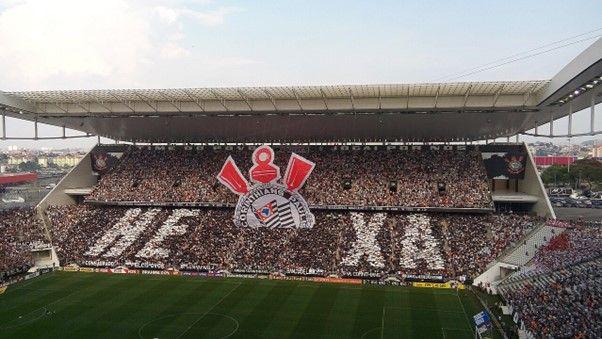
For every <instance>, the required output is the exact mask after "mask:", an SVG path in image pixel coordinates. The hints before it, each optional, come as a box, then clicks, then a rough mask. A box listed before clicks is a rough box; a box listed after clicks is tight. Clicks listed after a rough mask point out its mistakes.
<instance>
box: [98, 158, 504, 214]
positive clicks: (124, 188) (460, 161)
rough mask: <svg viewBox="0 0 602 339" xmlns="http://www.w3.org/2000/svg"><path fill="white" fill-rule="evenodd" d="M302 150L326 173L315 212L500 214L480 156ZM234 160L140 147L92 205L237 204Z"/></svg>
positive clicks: (315, 183) (311, 189)
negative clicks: (231, 183) (228, 183)
mask: <svg viewBox="0 0 602 339" xmlns="http://www.w3.org/2000/svg"><path fill="white" fill-rule="evenodd" d="M295 151H297V152H298V153H300V154H301V155H303V156H304V157H306V158H309V159H312V161H315V162H316V167H317V168H319V169H320V170H319V171H316V172H315V173H314V174H313V176H312V178H311V180H309V181H308V182H307V185H306V186H305V187H304V188H303V189H302V190H301V194H302V195H303V196H304V197H305V198H306V199H307V201H308V203H309V204H310V205H319V206H324V205H345V206H411V207H458V208H492V200H491V193H490V191H489V186H488V183H487V175H486V172H485V168H484V167H483V162H482V160H481V158H480V154H479V153H478V152H477V151H476V150H475V149H471V150H468V151H442V150H441V151H434V150H421V151H407V152H388V151H387V150H384V149H381V150H369V151H355V152H352V151H347V152H343V151H332V150H329V149H320V148H317V147H314V148H306V149H303V148H300V149H298V150H295ZM289 154H290V152H289V150H288V149H286V150H284V151H282V152H276V160H275V163H276V164H279V165H280V166H284V165H285V164H286V163H287V161H288V160H287V157H288V156H289ZM229 155H230V152H229V151H214V150H211V149H206V150H201V151H197V150H186V149H184V148H175V149H171V150H170V149H166V150H157V149H150V148H145V147H132V148H130V149H129V151H128V152H127V153H126V154H125V155H124V156H123V158H122V159H121V162H120V163H119V164H117V165H116V168H115V169H114V170H113V171H112V172H110V173H108V174H106V175H104V176H103V177H102V178H101V180H100V182H99V184H98V185H97V186H96V187H95V188H94V190H93V192H92V193H91V194H90V196H89V197H88V199H89V200H95V201H103V202H114V201H135V202H151V203H152V202H220V203H235V202H236V197H235V196H233V195H232V194H230V192H229V191H228V190H227V189H226V188H225V187H222V186H221V185H219V184H218V183H217V180H216V178H215V176H216V173H218V172H219V170H220V167H221V165H222V164H223V163H224V160H226V158H227V157H228V156H229ZM232 156H233V158H234V160H235V162H236V163H237V164H238V165H239V166H240V167H241V168H250V167H251V165H252V164H251V151H249V150H239V151H236V152H235V153H234V154H232ZM349 164H353V166H349ZM201 169H202V170H201Z"/></svg>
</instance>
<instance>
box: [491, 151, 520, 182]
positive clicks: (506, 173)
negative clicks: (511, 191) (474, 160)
mask: <svg viewBox="0 0 602 339" xmlns="http://www.w3.org/2000/svg"><path fill="white" fill-rule="evenodd" d="M481 155H482V157H483V163H484V164H485V169H486V170H487V177H489V178H490V179H523V178H524V177H525V167H526V166H527V154H526V153H524V152H514V151H512V152H482V153H481Z"/></svg>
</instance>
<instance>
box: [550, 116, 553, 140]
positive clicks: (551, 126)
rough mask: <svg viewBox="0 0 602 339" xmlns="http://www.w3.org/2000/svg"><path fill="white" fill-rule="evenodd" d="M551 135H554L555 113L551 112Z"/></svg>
mask: <svg viewBox="0 0 602 339" xmlns="http://www.w3.org/2000/svg"><path fill="white" fill-rule="evenodd" d="M550 137H554V113H553V112H550Z"/></svg>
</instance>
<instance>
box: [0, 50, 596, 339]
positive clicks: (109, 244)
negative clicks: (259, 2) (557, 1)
mask: <svg viewBox="0 0 602 339" xmlns="http://www.w3.org/2000/svg"><path fill="white" fill-rule="evenodd" d="M601 55H602V40H598V41H597V42H596V43H594V44H593V45H592V46H590V47H589V48H588V49H587V50H586V51H584V52H583V53H582V54H580V55H579V56H578V57H577V58H575V59H574V60H573V61H571V63H569V64H568V65H567V66H566V67H565V68H564V69H563V70H562V71H561V72H559V73H558V74H557V75H556V76H554V77H553V78H552V79H550V80H537V81H507V82H458V83H433V84H391V85H352V86H344V85H337V86H282V87H241V88H189V89H162V90H161V89H157V90H152V89H148V90H147V89H144V90H142V89H131V90H89V91H86V90H82V91H40V92H36V91H23V92H10V93H9V92H0V111H1V113H2V116H3V118H4V117H13V118H17V119H22V120H29V121H33V122H34V124H35V132H34V133H35V137H34V139H35V140H39V137H40V136H39V135H38V129H37V126H38V125H37V124H38V123H47V124H50V125H54V126H59V127H61V128H62V129H63V138H67V135H66V132H65V130H66V129H67V128H73V129H76V130H78V131H81V132H83V133H86V136H87V135H96V136H98V144H97V145H96V146H94V147H93V149H92V150H90V152H89V153H87V154H86V156H85V157H84V158H83V159H82V160H81V161H80V162H79V163H78V164H77V165H76V166H75V167H74V168H73V169H72V170H71V172H69V173H68V174H67V175H66V176H65V177H64V178H63V179H62V180H61V181H60V182H59V183H57V185H56V187H54V188H53V189H52V191H51V192H50V193H49V194H48V195H47V196H46V197H45V198H44V199H43V200H42V201H41V202H40V203H39V204H38V205H37V207H36V208H35V209H22V210H10V211H2V212H0V294H2V293H4V297H6V298H7V299H5V300H8V301H7V304H8V303H10V302H12V303H14V305H21V308H20V307H19V306H14V307H12V306H11V307H9V308H8V310H3V309H0V337H1V336H2V334H3V333H5V334H6V333H8V335H9V336H10V335H12V336H13V337H19V335H20V336H27V334H29V335H30V336H35V335H37V336H44V335H46V334H47V333H46V332H44V331H45V330H48V331H49V332H48V333H53V334H55V335H57V336H60V335H64V334H65V333H66V332H65V331H66V329H67V327H68V328H69V330H71V327H76V330H77V331H79V332H73V333H71V332H70V333H69V334H71V335H72V336H75V337H77V335H78V334H79V336H80V337H86V336H87V335H89V332H90V331H96V330H98V332H94V333H95V334H96V335H97V336H99V337H102V336H103V335H104V337H114V336H116V335H118V336H119V335H120V336H124V337H125V336H128V337H136V334H138V337H140V338H147V337H148V338H158V337H170V336H171V337H178V338H180V337H185V335H188V337H198V336H200V335H201V334H204V333H205V331H212V330H213V331H219V330H221V331H223V332H224V333H221V332H220V333H219V335H217V334H216V333H217V332H215V333H214V332H211V333H213V337H220V338H226V337H229V336H231V335H233V334H235V333H237V335H238V336H239V337H275V338H281V337H292V336H293V334H297V335H298V336H299V337H361V338H365V337H370V335H372V336H373V337H380V338H384V337H394V336H395V337H399V336H400V335H401V333H403V334H404V335H406V334H407V335H408V336H410V335H413V336H420V337H443V338H447V337H448V336H449V337H463V338H470V337H474V336H475V335H477V334H482V333H488V334H487V335H485V337H501V336H497V335H493V332H494V331H492V329H493V327H495V328H497V329H499V332H505V334H508V333H510V332H512V334H514V335H516V334H517V333H520V334H521V335H523V336H525V337H530V338H533V337H537V338H557V337H558V338H599V337H600V333H602V313H601V312H600V310H601V309H602V304H601V303H602V290H601V289H602V275H601V273H600V272H602V267H601V266H602V259H601V256H602V229H601V224H600V223H599V222H597V223H596V222H583V221H574V222H564V221H560V220H558V219H557V218H556V215H555V211H554V210H553V209H552V206H551V204H550V200H549V199H548V197H547V195H546V191H545V189H544V187H543V183H542V181H541V178H540V177H539V174H538V172H537V168H536V167H535V162H534V161H533V158H532V156H531V153H530V151H529V150H528V149H527V147H526V145H525V144H524V143H521V142H518V136H519V134H529V133H528V131H529V130H531V129H534V130H535V133H534V134H533V133H531V134H530V135H534V136H541V134H538V127H540V126H542V125H544V124H546V123H549V128H550V135H549V136H550V137H553V136H560V135H554V121H555V120H557V119H560V118H562V117H566V116H568V117H569V121H572V120H571V119H572V115H573V113H574V112H578V111H582V110H585V109H586V108H590V107H591V121H592V126H591V131H590V134H591V135H594V134H595V133H598V132H596V131H594V125H593V122H594V120H595V119H594V118H595V105H596V104H599V103H600V100H602V96H600V95H599V94H598V95H596V93H599V89H600V84H602V82H601V81H600V80H602V77H601V75H602V59H601V58H600V56H601ZM570 126H571V124H570V123H569V131H568V134H567V135H566V137H568V138H570V137H573V136H575V135H574V134H572V132H573V131H572V130H571V129H570V128H571V127H570ZM3 127H4V130H5V129H6V128H5V125H3ZM601 133H602V132H601ZM585 134H587V133H585ZM585 134H582V135H585ZM101 136H102V137H105V138H110V139H113V140H116V141H123V142H116V143H115V144H102V143H101V139H100V138H101ZM512 136H516V141H515V142H511V141H510V137H512ZM3 138H4V139H7V138H8V137H7V134H6V131H3ZM500 138H505V141H502V142H499V139H500ZM496 140H497V141H496ZM55 270H61V271H79V272H86V274H88V273H90V272H95V273H98V274H90V275H86V274H84V273H81V275H78V274H76V273H73V274H72V275H71V276H68V275H69V274H68V273H53V274H52V275H50V274H49V275H47V277H50V278H40V279H37V280H36V281H37V282H36V281H34V282H27V283H22V284H20V282H21V281H22V280H24V279H29V278H35V277H37V276H38V275H40V274H41V273H47V271H55ZM101 273H103V274H104V273H132V274H136V275H139V276H134V275H132V276H127V277H125V278H124V279H122V280H119V279H115V280H113V281H109V279H110V278H107V277H108V275H104V276H101ZM143 274H144V275H146V274H152V275H155V276H156V275H167V276H169V277H167V278H166V279H164V280H161V279H160V278H157V279H149V280H146V278H148V277H145V276H143ZM172 275H178V276H180V275H182V276H187V277H175V278H183V279H181V280H179V281H178V280H176V279H173V280H170V279H169V278H171V276H172ZM90 277H91V278H90ZM201 277H206V278H215V277H220V279H221V278H225V279H223V280H219V279H218V280H213V281H212V282H209V281H210V280H211V279H206V280H205V281H204V282H205V283H199V284H196V285H193V284H189V283H190V282H191V281H192V283H197V281H194V280H193V279H196V278H201ZM187 278H191V279H190V280H186V279H187ZM43 279H48V280H47V281H50V284H51V286H50V287H51V288H41V289H39V290H38V289H36V286H43V284H44V283H45V282H46V280H43ZM96 279H97V280H96ZM105 279H106V280H105ZM228 279H232V280H231V281H229V282H228V281H227V280H228ZM101 280H102V281H103V282H102V283H100V284H101V285H103V286H102V287H101V288H99V289H96V281H101ZM243 280H244V282H243ZM281 280H290V281H286V282H283V281H281ZM90 282H92V283H90ZM309 282H320V283H324V282H329V283H338V284H355V285H362V286H361V287H359V288H357V287H358V286H355V287H356V288H352V286H347V285H343V287H341V288H338V287H337V288H336V289H334V288H330V287H324V286H326V285H327V284H321V285H319V287H318V288H315V289H314V288H313V287H314V286H315V285H314V286H312V287H308V285H311V284H309ZM286 283H291V284H289V285H286ZM293 283H294V285H293ZM10 284H14V285H16V287H14V288H12V291H13V292H11V289H8V292H6V291H7V286H9V285H10ZM277 284H281V285H278V286H279V288H276V287H275V286H276V285H277ZM332 285H334V284H331V286H332ZM381 285H395V286H384V287H383V286H381ZM399 285H403V286H408V287H410V286H412V288H408V289H402V288H398V287H397V286H399ZM24 286H25V287H24ZM28 286H33V288H32V290H33V291H34V292H33V293H30V294H27V293H25V292H27V291H28V289H29V288H30V287H28ZM170 286H171V287H170ZM173 286H177V287H173ZM191 286H192V287H191ZM232 286H233V287H232ZM52 287H53V288H52ZM121 287H123V288H124V289H123V290H121ZM239 287H240V289H239ZM280 287H281V288H280ZM413 287H423V288H425V289H426V288H428V291H427V292H424V289H423V290H422V291H421V292H416V290H418V288H416V289H415V288H413ZM70 288H73V289H74V290H77V289H78V288H81V289H80V290H79V291H84V292H81V293H80V294H79V296H78V295H76V297H78V298H79V299H77V298H75V297H73V300H67V299H65V298H71V296H72V295H73V294H74V293H77V292H71V291H67V292H65V290H66V289H70ZM178 288H180V289H181V290H182V291H185V292H183V293H182V294H179V292H180V291H179V290H177V289H178ZM389 288H390V289H389ZM172 289H176V291H175V292H174V291H173V290H172ZM379 289H380V290H379ZM256 290H259V291H260V292H258V294H253V293H254V291H256ZM23 291H25V292H23ZM57 291H58V292H57ZM214 291H216V293H213V292H214ZM302 291H309V292H307V294H304V296H302V297H301V296H299V295H301V294H303V293H305V292H302ZM399 291H404V292H399ZM59 292H60V293H63V295H60V296H59ZM383 292H384V293H383ZM36 293H40V294H43V295H44V296H45V297H48V299H45V298H44V297H42V298H38V295H37V294H36ZM45 293H47V294H45ZM55 293H56V294H55ZM170 293H174V294H170ZM297 293H298V294H297ZM337 294H340V297H339V296H337ZM488 294H491V295H497V294H499V295H501V298H498V297H494V300H495V303H493V304H491V303H490V302H489V301H488V300H489V299H488V297H490V295H488ZM82 295H83V297H82ZM114 295H119V297H116V298H121V299H120V300H118V301H115V300H114V299H111V296H114ZM22 296H23V297H22ZM207 296H208V297H207ZM161 297H163V298H164V299H161ZM205 297H206V298H205ZM247 297H248V299H249V300H247V299H245V298H247ZM104 298H106V299H104ZM155 298H156V299H155ZM167 299H169V300H167ZM196 299H198V300H196ZM214 299H215V300H214ZM65 300H67V301H65ZM191 300H193V301H194V302H197V301H198V304H193V303H191V304H188V305H184V307H179V304H187V303H189V302H191ZM0 302H2V300H0ZM34 302H37V303H38V306H39V307H38V308H35V307H33V306H31V305H30V306H27V305H26V306H25V307H23V305H24V304H32V303H34ZM247 302H248V303H247ZM96 303H99V304H101V305H100V307H96V306H98V305H95V304H96ZM90 304H94V306H95V307H91V306H90ZM138 304H139V305H140V308H135V306H136V305H138ZM163 304H164V305H163ZM335 304H336V305H335ZM59 306H60V309H59V313H58V314H57V313H53V312H55V310H51V309H53V308H59ZM72 306H73V307H72ZM335 306H336V307H338V309H339V310H340V311H338V312H337V311H333V310H334V309H335ZM444 308H445V309H444ZM21 309H29V310H30V312H29V313H25V314H21ZM82 310H83V311H82ZM232 310H238V311H237V312H239V313H240V314H238V316H240V318H241V321H240V322H239V321H238V320H237V319H235V316H234V315H232V314H230V313H233V311H232ZM467 310H468V311H467ZM80 311H81V312H80ZM113 311H114V312H113ZM479 311H480V312H479ZM3 312H4V313H3ZM94 312H96V313H94ZM320 312H322V313H320ZM468 312H474V313H471V314H469V313H468ZM477 312H479V313H477ZM80 313H81V314H80ZM251 313H253V314H251ZM264 313H267V315H266V316H265V317H264ZM475 313H476V314H475ZM55 314H56V315H57V316H56V317H55ZM489 314H490V315H491V319H490V320H492V322H489V321H487V323H486V324H485V325H484V326H482V325H483V323H485V321H484V318H486V317H487V318H488V317H489ZM95 315H96V316H98V317H99V318H100V320H99V321H97V319H96V318H95ZM473 315H474V316H475V317H474V318H473V317H472V316H473ZM65 316H68V317H70V318H69V321H62V320H61V319H60V317H65ZM136 316H137V318H136ZM292 316H295V317H297V318H296V319H295V320H291V319H289V318H290V317H292ZM278 317H280V319H278V320H274V319H275V318H278ZM116 318H123V319H116ZM327 318H328V319H331V320H333V323H335V325H334V326H333V327H332V328H328V326H326V319H327ZM471 318H473V319H474V320H473V319H471ZM507 318H510V320H508V319H507ZM40 319H44V320H43V321H40V322H39V323H36V324H40V323H42V325H44V326H46V327H40V328H37V327H36V326H30V327H29V326H24V325H30V324H34V322H36V321H38V320H40ZM64 319H66V318H63V320H64ZM74 319H77V320H74ZM109 319H111V322H110V321H109ZM3 320H4V323H3V322H2V321H3ZM477 320H479V321H480V323H479V321H477ZM488 320H489V318H488ZM120 321H121V322H120ZM179 321H181V322H179ZM507 321H509V322H511V323H512V324H511V325H508V323H507ZM76 322H84V324H83V325H82V326H79V327H78V326H74V324H75V323H76ZM385 324H389V325H388V326H386V325H385ZM197 325H198V326H197ZM66 326H67V327H66ZM98 326H104V327H105V328H103V329H99V328H98ZM195 326H196V328H195ZM270 327H271V330H269V331H268V334H269V335H266V333H264V329H265V328H270ZM103 330H107V331H108V332H102V331H103ZM239 330H240V332H237V331H239ZM36 331H37V332H36ZM117 331H119V332H117ZM145 331H146V332H145ZM162 331H163V332H162ZM165 331H167V332H165ZM169 331H172V332H169ZM245 331H246V332H245ZM270 331H271V332H270ZM487 331H489V332H487ZM340 333H345V334H343V335H341V334H340ZM59 334H60V335H59Z"/></svg>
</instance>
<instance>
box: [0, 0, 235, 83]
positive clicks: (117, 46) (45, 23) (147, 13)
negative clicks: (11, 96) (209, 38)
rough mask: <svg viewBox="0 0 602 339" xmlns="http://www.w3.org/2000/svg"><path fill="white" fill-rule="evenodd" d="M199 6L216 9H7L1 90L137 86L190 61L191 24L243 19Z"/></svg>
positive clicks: (78, 0) (0, 37)
mask: <svg viewBox="0 0 602 339" xmlns="http://www.w3.org/2000/svg"><path fill="white" fill-rule="evenodd" d="M199 6H209V7H211V8H208V9H206V10H205V9H203V10H193V9H190V8H188V7H186V6H185V5H184V4H182V3H181V2H178V1H167V0H163V1H160V0H155V1H152V0H151V1H137V0H103V1H89V0H53V1H48V0H21V1H19V0H11V1H5V2H3V7H0V47H1V52H0V69H2V72H0V83H2V84H3V85H2V88H0V90H9V89H20V88H32V89H46V88H70V87H75V86H80V87H87V88H91V87H102V86H107V85H108V86H120V85H123V86H128V85H130V86H132V85H136V82H137V81H136V79H138V78H140V76H139V75H140V74H141V73H143V72H148V71H149V70H151V69H152V67H153V65H157V64H160V63H162V62H163V61H162V60H163V59H166V60H167V59H169V60H173V59H181V58H188V57H191V51H189V50H188V49H187V48H186V44H185V40H186V29H185V28H186V25H187V24H195V23H198V24H201V25H203V26H206V27H215V26H219V25H221V24H224V23H225V22H226V18H227V16H228V15H229V14H231V13H234V12H236V11H238V9H237V8H234V7H223V6H222V7H219V6H217V7H216V6H215V5H213V4H211V3H209V2H208V1H200V2H196V3H195V7H199ZM208 29H209V28H208ZM228 59H232V60H244V58H239V57H238V56H234V57H232V56H225V58H224V60H228ZM236 62H240V61H236ZM80 84H83V85H80Z"/></svg>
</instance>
